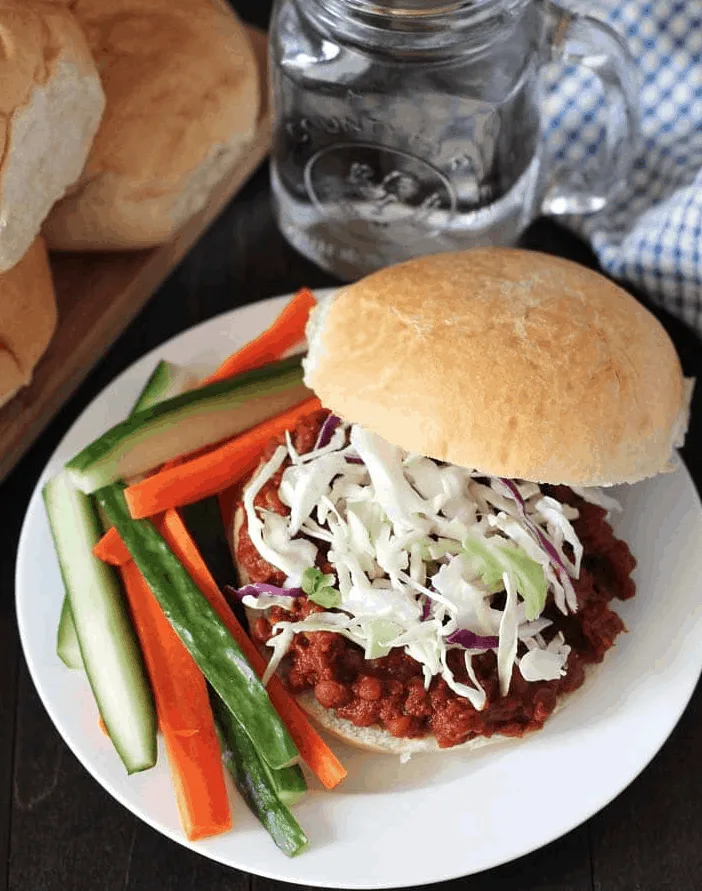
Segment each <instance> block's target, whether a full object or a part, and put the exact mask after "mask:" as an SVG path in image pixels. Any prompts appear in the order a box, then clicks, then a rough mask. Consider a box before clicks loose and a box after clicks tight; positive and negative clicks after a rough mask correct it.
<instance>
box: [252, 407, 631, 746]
mask: <svg viewBox="0 0 702 891" xmlns="http://www.w3.org/2000/svg"><path fill="white" fill-rule="evenodd" d="M326 415H327V412H326V411H322V412H318V413H316V414H315V415H311V416H309V417H308V418H304V419H303V420H302V421H301V422H300V423H299V424H298V426H297V428H296V429H295V430H294V431H293V432H292V440H293V443H294V445H295V448H296V449H297V451H298V452H300V453H304V452H307V451H310V450H311V449H312V447H313V446H314V443H315V441H316V438H317V434H318V432H319V429H320V427H321V425H322V423H323V421H324V418H325V417H326ZM280 441H281V440H276V441H274V442H272V443H271V444H270V446H269V447H268V449H267V450H266V452H265V455H264V457H265V458H269V457H270V456H271V455H272V454H273V451H274V450H275V448H276V447H277V446H278V445H279V444H280ZM284 466H285V465H284ZM283 469H284V468H281V470H280V471H279V472H278V473H277V474H276V476H274V477H273V478H272V479H271V480H270V481H269V482H268V483H267V484H266V485H265V486H264V487H263V489H262V490H261V492H260V493H259V494H258V496H257V498H256V504H257V505H260V506H261V507H266V508H267V509H268V510H272V511H275V512H277V513H279V514H283V515H285V514H287V513H288V508H287V507H286V506H285V505H284V504H283V503H282V502H281V500H280V498H279V497H278V487H279V485H280V478H281V476H282V473H283ZM543 488H544V491H546V492H547V493H548V494H552V495H553V496H554V497H555V498H557V499H558V500H559V501H561V502H564V503H567V504H571V505H573V506H574V507H576V508H577V509H578V511H579V512H580V516H579V518H578V519H577V520H575V521H574V523H573V525H574V528H575V531H576V532H577V534H578V536H579V538H580V541H581V542H582V544H583V547H584V554H585V556H584V558H583V561H582V569H581V572H580V578H579V579H577V580H575V581H574V583H573V584H574V587H575V591H576V593H577V599H578V611H577V613H575V614H574V615H569V616H564V615H563V614H562V613H560V612H559V610H558V609H557V608H556V607H555V605H554V604H553V603H549V604H548V605H547V607H546V609H545V611H544V613H543V615H544V616H546V617H547V618H549V619H551V620H552V621H553V625H552V626H551V627H550V628H549V629H547V632H545V634H544V636H545V637H547V639H548V638H550V637H551V636H553V635H555V634H556V633H557V632H558V631H562V632H563V634H564V636H565V639H566V642H567V643H568V644H570V646H571V652H570V655H569V657H568V663H567V671H566V674H565V675H564V677H562V678H560V679H559V680H555V681H536V682H527V681H525V680H524V679H523V678H522V675H521V673H520V671H519V668H518V667H517V666H515V667H514V670H513V673H512V680H511V684H510V689H509V693H508V694H507V695H506V696H500V691H499V683H498V676H497V662H496V658H495V655H494V654H493V653H492V652H490V653H485V654H483V655H481V656H477V657H474V659H473V668H474V670H475V672H476V675H477V677H478V679H479V680H480V683H481V684H482V686H483V689H484V690H485V692H486V694H487V704H486V706H485V708H484V709H483V710H482V711H477V710H476V709H475V708H474V707H473V706H472V705H471V704H470V702H469V701H468V700H467V699H465V698H464V697H462V696H458V695H457V694H456V693H454V692H453V691H452V690H450V688H449V687H448V686H447V684H446V682H445V681H444V680H443V678H440V677H435V678H434V679H433V680H432V682H431V685H430V687H429V689H428V690H425V689H424V681H423V676H422V668H421V665H420V664H419V663H418V662H416V661H415V660H414V659H412V658H411V657H409V656H407V655H406V654H405V653H404V651H403V650H401V649H397V650H393V651H391V652H390V654H389V655H388V656H386V657H384V658H382V659H374V660H370V661H366V660H365V659H364V658H363V652H362V650H361V649H360V648H359V647H357V646H356V644H354V643H352V642H351V641H348V640H346V638H344V637H342V636H341V635H338V634H334V633H332V632H327V631H314V632H306V633H301V634H297V635H295V637H294V638H293V642H292V645H291V648H290V651H289V654H288V656H287V657H286V665H287V683H288V686H289V688H290V689H291V691H292V692H293V693H301V692H303V691H305V690H314V694H315V696H316V698H317V700H318V702H319V703H320V704H321V705H323V706H324V707H325V708H332V709H334V710H335V712H336V714H337V715H338V716H339V717H340V718H346V719H347V720H348V721H351V722H352V723H353V724H355V725H357V726H359V727H369V726H371V725H373V724H377V725H380V726H382V727H384V728H385V729H386V730H387V731H388V732H389V733H391V734H392V735H393V736H398V737H422V736H426V735H428V734H433V735H434V736H435V737H436V739H437V741H438V743H439V745H440V746H441V747H450V746H454V745H458V744H459V743H462V742H464V741H466V740H468V739H471V738H473V737H476V736H492V735H493V734H494V733H500V734H503V735H505V736H522V735H523V734H525V733H527V732H529V731H532V730H537V729H539V728H540V727H542V726H543V724H544V721H545V720H546V719H547V718H548V716H549V715H550V714H551V713H552V712H553V710H554V708H555V706H556V702H557V700H558V697H559V696H561V695H562V694H565V693H571V692H573V691H574V690H576V689H577V688H578V687H580V686H581V685H582V683H583V681H584V678H585V671H584V669H585V666H586V665H591V664H593V663H596V662H601V661H602V659H603V658H604V655H605V653H606V652H607V650H609V649H610V647H611V646H612V645H613V644H614V641H615V639H616V637H617V635H618V634H620V632H622V631H623V630H624V623H623V622H622V620H621V619H620V618H619V616H618V615H617V614H616V613H615V612H613V611H612V610H611V609H610V606H609V604H610V602H611V601H612V600H614V599H615V598H616V599H619V600H626V599H628V598H630V597H633V595H634V593H635V587H634V583H633V581H632V579H631V572H632V570H633V569H634V567H635V565H636V561H635V560H634V558H633V556H632V555H631V552H630V551H629V548H628V547H627V545H626V544H625V542H623V541H620V540H618V539H617V538H615V537H614V534H613V532H612V529H611V527H610V526H609V524H608V523H607V522H606V521H605V511H604V510H602V509H601V508H599V507H596V506H595V505H592V504H588V503H587V502H585V501H583V500H582V499H581V498H579V497H578V496H576V495H575V494H574V493H573V492H572V491H571V490H570V489H568V488H566V487H564V486H558V487H552V488H550V489H549V487H543ZM315 544H319V543H318V542H315ZM236 553H237V560H238V562H239V563H240V565H241V566H242V567H243V568H244V569H245V570H246V572H247V573H248V575H249V577H250V578H251V580H252V581H254V582H267V583H269V584H277V585H281V584H283V582H284V576H283V573H281V572H280V571H279V570H277V569H275V567H273V566H271V565H270V564H269V563H267V562H266V561H265V560H264V559H263V558H262V557H261V556H260V554H259V553H258V551H257V550H256V549H255V547H254V546H253V544H252V542H251V539H250V538H249V535H248V531H247V529H246V524H245V523H244V526H243V527H242V529H241V532H240V535H239V539H238V542H237V552H236ZM318 563H319V566H320V568H322V569H324V571H326V572H330V571H333V569H332V567H331V566H329V565H328V564H327V562H326V560H325V555H324V552H323V550H322V548H320V555H319V560H318ZM322 611H323V610H322V609H321V607H319V606H317V605H316V604H314V603H311V602H309V601H308V600H307V598H306V597H300V598H295V600H294V602H293V605H292V608H291V609H290V610H289V611H288V610H283V609H279V608H273V609H271V610H270V612H269V615H268V617H267V618H264V617H263V616H262V617H260V618H258V619H257V620H256V621H255V622H254V624H253V627H252V628H251V634H252V636H253V638H254V639H255V640H256V641H258V642H259V643H265V642H266V641H267V640H268V639H269V638H270V636H271V634H272V627H271V626H272V624H274V623H275V622H280V621H298V620H300V619H303V618H304V617H305V616H307V615H309V614H310V613H314V612H322ZM520 655H521V650H520ZM448 661H449V665H450V667H451V668H452V670H453V672H454V674H455V676H456V678H457V680H459V681H462V682H464V683H470V681H469V680H468V678H467V676H466V671H465V666H464V664H463V657H462V653H461V651H458V650H451V651H449V656H448Z"/></svg>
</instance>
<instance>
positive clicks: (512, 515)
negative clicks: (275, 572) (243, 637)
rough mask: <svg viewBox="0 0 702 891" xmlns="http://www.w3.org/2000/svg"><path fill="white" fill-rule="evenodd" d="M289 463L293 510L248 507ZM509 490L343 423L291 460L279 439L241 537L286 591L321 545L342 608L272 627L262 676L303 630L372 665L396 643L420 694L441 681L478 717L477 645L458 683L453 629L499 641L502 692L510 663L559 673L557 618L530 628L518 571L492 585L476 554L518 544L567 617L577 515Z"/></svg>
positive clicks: (547, 674)
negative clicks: (354, 649) (339, 642)
mask: <svg viewBox="0 0 702 891" xmlns="http://www.w3.org/2000/svg"><path fill="white" fill-rule="evenodd" d="M349 457H353V458H360V459H361V460H362V462H363V463H358V462H357V461H349V460H347V459H348V458H349ZM286 458H287V459H289V463H288V465H287V466H286V467H285V470H284V471H283V473H282V478H281V483H280V487H279V494H280V498H281V500H282V501H283V503H284V504H285V505H287V506H288V507H289V509H290V514H289V516H287V517H283V516H280V515H278V514H275V513H272V512H270V511H266V510H264V509H261V508H256V507H255V505H254V502H255V499H256V496H257V495H258V493H259V492H260V490H261V489H262V488H263V486H264V485H265V484H266V483H267V482H268V481H269V480H271V479H272V478H273V477H274V476H275V474H276V473H277V472H278V471H279V470H280V468H281V467H282V466H283V465H284V463H285V461H286ZM515 486H516V489H517V492H518V495H519V498H516V496H514V493H513V492H512V493H510V492H509V490H508V489H507V487H506V485H505V484H504V482H502V481H500V480H497V479H487V478H485V477H484V476H483V475H481V474H477V473H476V472H474V471H470V470H467V469H464V468H460V467H454V466H450V465H444V464H441V463H439V462H436V461H433V460H430V459H429V458H424V457H421V456H418V455H409V454H407V453H405V452H403V451H402V450H401V449H399V448H396V447H395V446H392V445H390V444H389V443H387V442H386V441H385V440H383V439H381V438H380V437H379V436H377V435H376V434H374V433H371V432H370V431H368V430H364V429H363V428H361V427H359V426H352V427H350V428H349V427H348V426H347V425H345V424H343V423H341V424H339V426H338V427H337V428H336V430H335V431H334V432H333V434H332V436H331V440H330V442H329V443H328V445H326V446H324V447H322V448H318V449H316V450H314V451H313V452H308V453H306V454H299V453H298V452H297V451H296V449H295V448H294V445H293V442H292V439H291V438H290V436H287V437H286V445H285V446H280V447H279V448H278V449H277V450H276V451H275V453H274V454H273V456H272V457H271V458H270V459H269V460H268V461H267V462H266V463H265V464H264V465H263V466H262V467H260V468H259V470H258V471H257V472H256V474H255V476H254V478H253V479H252V480H251V482H250V483H249V485H248V487H247V490H246V494H245V496H244V508H245V511H246V516H247V520H248V530H249V535H250V537H251V541H252V543H253V545H254V547H255V548H256V550H257V551H258V553H259V554H260V555H261V556H262V557H263V558H264V559H265V560H266V561H267V562H268V563H270V564H272V565H273V566H274V567H276V568H277V569H280V570H281V571H282V572H284V573H285V575H286V578H287V584H289V585H294V586H298V585H299V584H300V579H301V577H302V573H303V572H304V571H305V569H307V568H309V567H311V566H314V565H315V562H316V559H317V554H318V548H317V545H315V543H314V542H322V543H325V545H326V546H327V547H328V554H327V559H328V561H329V562H330V563H331V565H332V567H333V570H334V575H335V581H334V585H335V586H336V587H337V588H338V591H339V594H340V606H339V610H338V611H333V612H324V613H316V614H312V615H310V616H308V617H307V618H306V619H304V620H303V621H300V622H278V623H277V624H276V625H275V626H274V629H273V630H274V635H273V637H272V638H271V639H270V641H269V646H270V647H271V648H272V650H273V654H272V658H271V661H270V663H269V666H268V670H267V672H266V679H268V678H269V677H270V676H271V675H272V673H273V672H274V671H275V669H276V668H277V667H278V665H279V664H280V661H281V659H283V658H284V656H285V653H286V652H287V650H288V649H289V647H290V643H291V641H292V638H293V635H294V634H296V633H297V632H300V631H332V632H335V633H337V634H342V635H343V636H345V637H347V638H348V639H349V640H351V641H353V642H354V643H356V644H358V645H359V646H360V647H362V648H363V650H364V653H365V656H366V658H367V659H375V658H379V657H381V656H384V655H386V654H387V653H388V652H389V650H390V649H392V648H396V647H402V648H404V650H405V652H406V653H407V654H408V655H409V656H411V657H412V658H413V659H415V660H416V661H417V662H419V663H420V665H421V666H422V671H423V676H424V684H425V687H426V688H427V689H428V688H429V685H430V684H431V681H432V679H433V678H434V677H436V676H437V675H438V676H441V677H442V678H443V679H444V681H445V682H446V683H447V684H448V686H449V687H450V688H451V689H452V690H453V691H454V692H456V693H457V694H458V695H460V696H463V697H465V698H467V699H468V700H469V701H470V702H471V703H472V704H473V706H474V707H475V708H476V709H482V708H484V706H485V702H486V694H485V691H484V690H483V689H482V687H481V686H480V684H479V682H478V680H477V677H476V674H475V671H474V670H473V665H472V659H473V657H474V655H476V654H478V653H481V652H485V647H483V648H474V649H471V650H467V649H466V650H463V656H464V661H465V669H466V674H467V676H468V678H469V679H470V682H471V683H470V685H469V684H464V683H461V682H459V681H458V680H457V679H456V678H455V677H454V674H453V672H452V671H451V668H450V666H449V664H448V653H449V652H450V650H451V649H456V648H459V649H460V645H459V644H456V643H452V642H451V640H450V638H451V635H452V634H454V633H455V632H457V631H469V632H472V633H473V634H475V635H478V636H480V637H490V638H497V646H494V647H492V649H493V650H494V651H495V654H496V658H497V667H498V677H499V683H500V691H501V693H502V695H506V694H507V692H508V691H509V687H510V683H511V678H512V673H513V671H514V668H515V666H518V670H519V671H520V672H521V675H522V677H523V678H524V679H525V680H527V681H537V680H550V679H554V678H558V677H561V676H562V675H563V674H564V672H565V670H566V663H567V658H568V654H569V652H570V648H569V647H568V646H567V644H565V642H564V640H563V637H562V635H560V634H559V635H556V636H555V637H554V638H553V640H551V641H550V642H549V643H547V642H546V640H545V639H544V637H543V632H544V631H546V630H547V629H548V628H549V626H550V625H551V624H552V623H551V621H550V620H549V619H547V618H545V617H543V616H541V615H539V616H537V617H536V618H533V611H532V616H531V621H529V620H527V618H526V616H527V605H526V602H525V600H524V598H523V597H522V593H521V590H520V584H526V582H525V581H524V579H523V578H522V579H521V580H520V578H519V575H518V572H519V563H518V562H517V563H515V564H514V566H515V567H516V568H509V567H508V568H507V569H505V570H504V572H503V570H502V569H500V570H499V573H498V574H497V577H496V578H495V577H494V570H493V575H492V576H491V575H490V571H491V567H493V566H494V565H495V564H494V562H493V563H492V564H490V565H487V564H486V565H482V564H481V563H480V559H479V558H480V554H481V553H485V554H487V555H489V554H494V553H496V551H495V546H496V545H499V546H501V547H503V548H504V547H507V548H515V547H516V548H517V549H518V552H519V554H520V555H521V556H520V559H521V560H525V561H527V564H528V567H530V569H529V573H530V578H532V579H533V576H534V572H536V575H537V579H538V578H540V572H543V578H544V585H545V590H546V591H547V601H548V599H551V600H552V601H553V602H554V603H555V604H556V606H557V607H558V608H559V609H560V610H561V612H563V613H568V611H571V612H573V611H575V610H576V609H577V602H576V600H575V592H574V589H573V586H572V583H571V582H570V579H569V578H568V577H567V575H566V572H565V571H564V570H563V569H562V568H561V567H560V566H559V565H558V564H557V563H556V561H555V557H554V556H553V553H555V554H557V555H558V558H559V559H560V560H561V561H562V563H563V566H565V567H566V568H567V570H568V574H569V575H570V576H571V577H573V578H577V577H578V575H579V573H580V566H581V560H582V554H583V549H582V544H581V542H580V541H579V539H578V536H577V534H576V533H575V530H574V528H573V524H572V521H573V520H574V519H576V518H577V511H576V510H574V509H573V508H571V507H569V506H568V505H564V504H561V503H560V502H559V501H557V500H556V499H554V498H551V497H549V496H546V495H544V494H543V493H542V491H541V489H540V487H539V486H538V485H536V484H535V483H529V482H517V483H515ZM577 491H578V494H580V495H581V496H582V497H583V498H586V500H588V501H593V502H594V503H601V504H602V505H603V506H606V507H607V508H608V509H611V508H612V507H613V505H614V502H613V500H612V499H609V498H608V497H607V496H603V495H602V494H601V493H599V492H590V491H589V490H587V494H583V492H582V491H581V490H577ZM519 499H521V503H520V501H519ZM541 536H542V537H543V538H541ZM468 539H470V542H472V543H476V542H477V543H478V545H480V543H481V542H482V543H483V545H481V546H480V547H477V546H476V547H475V548H472V550H470V551H469V550H467V548H468V544H466V546H465V549H464V546H463V543H464V542H466V541H467V540H468ZM544 542H546V544H544ZM549 546H550V547H551V548H552V549H553V552H552V553H551V554H549V552H548V550H547V547H549ZM481 548H482V550H481ZM497 552H498V553H499V549H498V551H497ZM510 553H514V551H513V550H512V551H510ZM476 554H477V555H478V556H477V557H476ZM539 568H540V569H539ZM512 572H515V573H517V574H516V575H514V576H513V575H512ZM542 593H543V588H542ZM533 596H534V595H533V592H532V597H533ZM245 603H246V605H247V606H249V607H252V608H254V609H261V610H263V609H267V608H268V607H269V606H272V605H276V606H283V607H285V606H287V605H289V603H290V600H289V598H285V597H282V596H277V595H268V594H261V595H259V596H258V597H254V596H250V595H248V596H247V597H246V598H245ZM459 639H460V637H459ZM520 645H521V653H522V655H521V656H518V653H519V652H520Z"/></svg>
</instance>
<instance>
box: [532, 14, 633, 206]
mask: <svg viewBox="0 0 702 891" xmlns="http://www.w3.org/2000/svg"><path fill="white" fill-rule="evenodd" d="M539 6H540V7H541V12H542V16H543V22H544V29H545V30H544V32H543V33H544V45H545V47H546V49H547V52H548V53H549V58H548V60H547V61H550V62H561V63H563V64H565V65H578V66H582V67H584V68H587V69H588V70H589V71H591V72H592V74H593V75H594V76H595V77H596V78H597V79H598V80H599V81H600V83H601V85H602V89H603V91H604V98H605V105H606V112H607V121H606V124H605V128H604V129H605V139H604V150H603V152H602V154H603V157H602V158H601V159H600V157H599V150H598V168H597V169H598V173H597V177H596V178H597V181H596V182H587V183H583V182H582V181H581V183H580V184H578V182H577V173H575V174H574V175H573V176H572V177H571V176H564V177H555V178H554V181H552V182H551V183H550V184H547V185H546V191H545V198H544V201H543V204H542V210H543V212H544V213H546V214H550V215H552V216H558V215H562V214H587V213H594V212H596V211H598V210H601V209H602V208H603V207H604V206H605V204H607V202H608V200H609V199H610V198H611V196H612V195H613V194H614V193H615V192H616V191H618V190H619V189H620V188H621V187H622V186H624V184H625V183H626V181H627V177H628V175H629V173H630V171H631V167H632V163H633V160H634V158H635V157H636V153H637V149H638V144H639V139H640V121H639V84H638V76H637V71H636V67H635V64H634V60H633V58H632V56H631V54H630V53H629V50H628V48H627V46H626V44H625V43H624V41H623V40H622V39H621V37H620V36H619V35H618V34H617V32H616V31H615V30H614V29H613V28H610V27H609V25H605V24H603V23H602V22H600V21H598V20H597V19H595V18H592V17H591V16H587V15H579V14H577V13H572V12H569V11H568V10H566V9H564V8H563V7H561V6H559V5H558V4H557V3H554V2H552V0H543V2H541V3H539ZM574 180H575V181H574Z"/></svg>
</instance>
